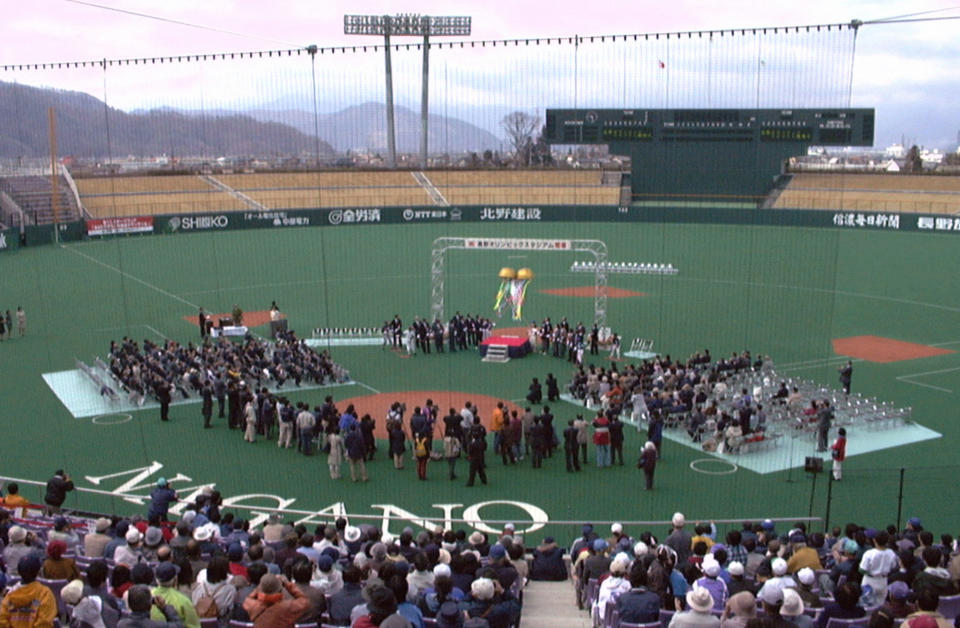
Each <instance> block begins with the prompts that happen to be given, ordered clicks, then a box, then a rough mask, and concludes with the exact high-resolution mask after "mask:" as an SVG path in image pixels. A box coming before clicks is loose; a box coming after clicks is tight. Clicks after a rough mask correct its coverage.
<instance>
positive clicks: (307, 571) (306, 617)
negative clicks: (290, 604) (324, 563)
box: [244, 560, 327, 624]
mask: <svg viewBox="0 0 960 628" xmlns="http://www.w3.org/2000/svg"><path fill="white" fill-rule="evenodd" d="M291 575H292V576H293V581H294V582H295V583H296V585H297V587H299V589H300V591H301V592H302V593H303V596H304V597H305V598H307V599H308V600H310V606H309V607H307V610H305V611H304V612H303V614H302V615H301V616H300V617H299V618H298V619H297V623H298V624H306V623H310V622H318V621H320V616H321V615H322V614H323V613H325V612H326V611H327V596H326V595H325V594H324V591H323V589H321V588H319V587H314V586H311V585H310V578H311V577H312V576H313V564H312V563H311V562H310V561H309V560H299V561H297V562H295V563H294V565H293V569H292V570H291ZM249 595H250V592H247V596H249ZM244 600H246V597H244Z"/></svg>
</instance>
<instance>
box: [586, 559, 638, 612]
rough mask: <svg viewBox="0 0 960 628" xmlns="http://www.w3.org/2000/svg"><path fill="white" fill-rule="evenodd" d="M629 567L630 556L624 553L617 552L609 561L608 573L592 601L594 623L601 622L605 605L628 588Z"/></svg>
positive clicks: (614, 600) (605, 609) (605, 610)
mask: <svg viewBox="0 0 960 628" xmlns="http://www.w3.org/2000/svg"><path fill="white" fill-rule="evenodd" d="M629 569H630V558H629V557H628V556H627V555H626V554H617V555H616V556H615V557H614V559H613V561H612V562H611V563H610V575H609V576H607V577H606V578H604V579H603V582H601V583H600V591H599V592H598V593H597V600H596V601H595V602H594V603H593V619H594V625H595V626H596V625H600V624H602V623H603V618H604V617H606V612H607V605H608V604H616V601H617V598H618V597H619V596H620V595H621V594H622V593H625V592H627V591H629V590H630V581H629V580H628V579H627V571H628V570H629Z"/></svg>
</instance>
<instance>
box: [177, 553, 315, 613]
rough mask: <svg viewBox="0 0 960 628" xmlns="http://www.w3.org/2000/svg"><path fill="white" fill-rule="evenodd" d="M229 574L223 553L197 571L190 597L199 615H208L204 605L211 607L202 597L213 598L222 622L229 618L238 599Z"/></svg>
mask: <svg viewBox="0 0 960 628" xmlns="http://www.w3.org/2000/svg"><path fill="white" fill-rule="evenodd" d="M228 576H229V561H228V560H227V557H226V556H223V555H218V556H214V557H213V558H211V559H210V562H209V563H208V564H207V568H206V569H203V570H201V571H200V572H199V573H197V579H196V582H194V583H193V586H192V587H191V588H190V599H191V600H193V605H194V607H195V608H196V609H197V614H198V615H200V616H201V617H205V616H207V615H206V614H205V612H204V606H207V607H210V605H209V603H205V604H201V603H200V601H201V600H202V599H209V598H212V599H213V601H214V602H215V604H216V614H217V616H218V617H219V618H220V621H221V623H224V622H226V621H227V620H228V619H229V617H230V613H231V611H232V610H233V605H234V601H235V600H236V596H237V589H236V588H235V587H234V586H233V585H231V584H230V582H229V580H228V579H227V578H228ZM261 585H262V582H261ZM244 608H246V607H244ZM248 612H249V611H248ZM302 612H303V609H301V611H300V613H302ZM298 615H299V613H298Z"/></svg>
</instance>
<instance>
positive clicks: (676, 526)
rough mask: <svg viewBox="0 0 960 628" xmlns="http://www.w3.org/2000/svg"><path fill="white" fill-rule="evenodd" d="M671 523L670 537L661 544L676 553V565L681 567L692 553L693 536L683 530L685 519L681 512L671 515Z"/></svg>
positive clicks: (685, 523)
mask: <svg viewBox="0 0 960 628" xmlns="http://www.w3.org/2000/svg"><path fill="white" fill-rule="evenodd" d="M671 522H672V524H673V530H672V531H671V532H670V535H669V536H668V537H667V538H666V539H664V541H663V543H664V545H666V546H667V547H669V548H671V549H672V550H673V551H674V552H676V553H677V564H678V565H683V564H686V563H687V560H688V559H689V558H690V554H691V552H692V551H693V544H692V541H693V536H692V535H691V534H690V532H688V531H687V530H685V529H684V526H686V525H687V519H686V517H684V516H683V513H682V512H675V513H673V519H672V520H671Z"/></svg>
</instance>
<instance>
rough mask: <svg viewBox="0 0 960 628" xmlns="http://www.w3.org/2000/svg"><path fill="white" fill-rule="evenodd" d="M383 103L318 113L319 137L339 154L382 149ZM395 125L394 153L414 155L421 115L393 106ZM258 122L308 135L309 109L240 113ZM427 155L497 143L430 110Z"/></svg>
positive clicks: (475, 149) (478, 130) (492, 147)
mask: <svg viewBox="0 0 960 628" xmlns="http://www.w3.org/2000/svg"><path fill="white" fill-rule="evenodd" d="M386 110H387V107H386V105H384V104H383V103H377V102H367V103H363V104H360V105H354V106H350V107H346V108H345V109H342V110H340V111H337V112H334V113H326V114H320V115H319V116H318V122H317V126H318V128H319V134H320V137H321V138H323V140H324V141H326V142H329V143H330V144H331V145H332V146H333V147H334V148H335V149H336V150H337V151H338V152H346V151H350V150H352V151H375V152H383V151H385V150H386V148H387V120H386ZM393 112H394V129H395V133H396V135H395V136H396V144H397V151H398V152H401V153H417V152H419V150H420V114H419V113H417V112H415V111H412V110H410V109H407V108H406V107H403V106H399V105H395V106H394V108H393ZM244 113H245V114H247V115H250V116H252V117H254V118H256V119H257V120H261V121H263V122H282V123H285V124H289V125H291V126H293V127H295V128H296V129H298V130H300V131H302V132H304V133H309V134H311V135H312V134H313V129H314V121H313V113H311V112H308V111H303V110H300V109H279V108H272V107H269V106H268V107H264V108H257V109H248V110H246V111H244ZM427 125H428V137H427V141H428V146H429V150H430V153H464V152H477V153H482V152H483V151H484V150H487V149H490V150H498V149H499V148H500V145H501V144H502V141H501V140H500V139H499V138H498V137H496V136H495V135H493V134H492V133H490V132H488V131H486V130H484V129H482V128H480V127H478V126H475V125H473V124H470V123H469V122H465V121H463V120H459V119H457V118H448V117H444V116H441V115H433V114H431V115H430V116H428V118H427Z"/></svg>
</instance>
